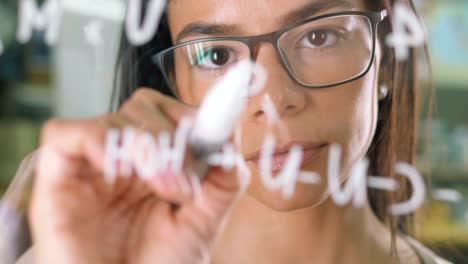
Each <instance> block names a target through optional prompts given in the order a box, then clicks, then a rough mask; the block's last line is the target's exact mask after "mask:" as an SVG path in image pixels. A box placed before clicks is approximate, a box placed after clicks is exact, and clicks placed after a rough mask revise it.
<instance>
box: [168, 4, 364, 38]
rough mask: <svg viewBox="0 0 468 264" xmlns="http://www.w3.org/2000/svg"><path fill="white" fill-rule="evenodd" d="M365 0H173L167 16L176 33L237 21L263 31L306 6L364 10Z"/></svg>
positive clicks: (245, 29) (315, 9)
mask: <svg viewBox="0 0 468 264" xmlns="http://www.w3.org/2000/svg"><path fill="white" fill-rule="evenodd" d="M364 1H365V0H197V1H193V0H171V1H169V6H168V17H169V24H170V27H171V31H172V33H173V34H175V35H176V34H178V32H180V31H181V30H182V29H183V28H184V27H185V26H186V25H188V24H191V23H206V24H227V25H236V26H237V27H238V28H239V29H240V30H241V31H242V32H245V34H261V33H264V32H265V31H274V30H276V29H278V27H279V26H281V25H280V24H281V23H282V22H284V21H282V18H284V17H287V16H288V14H290V13H292V12H295V11H299V10H301V9H305V7H309V9H308V10H311V13H313V12H317V13H321V12H322V13H323V12H327V11H328V12H331V11H332V10H333V9H336V10H352V9H356V10H364V9H365V6H364ZM310 7H311V8H310ZM330 7H331V8H330ZM320 9H323V10H320Z"/></svg>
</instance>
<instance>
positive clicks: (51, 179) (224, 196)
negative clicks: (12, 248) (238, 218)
mask: <svg viewBox="0 0 468 264" xmlns="http://www.w3.org/2000/svg"><path fill="white" fill-rule="evenodd" d="M193 113H194V110H193V109H191V108H189V107H187V106H185V105H182V104H180V103H178V102H177V101H175V100H173V99H172V98H169V97H166V96H164V95H162V94H160V93H158V92H156V91H152V90H149V89H140V90H138V91H137V92H136V93H135V94H134V95H133V97H132V98H131V99H129V100H128V101H127V102H126V103H125V104H124V105H123V106H122V108H121V109H120V110H119V112H118V113H117V114H108V115H105V116H103V117H101V118H99V119H93V120H87V121H59V120H52V121H49V122H48V123H47V124H46V125H45V127H44V128H43V131H42V135H41V149H40V156H39V161H38V167H37V171H36V172H37V174H36V178H35V184H34V190H33V197H32V204H31V208H30V224H31V228H32V235H33V240H34V244H35V256H36V261H37V263H47V264H51V263H72V264H73V263H86V264H89V263H171V264H178V263H204V262H206V261H207V260H208V259H209V257H210V248H211V246H212V244H213V243H214V240H215V238H216V235H217V234H218V233H219V232H220V229H221V226H222V223H223V221H224V220H225V218H226V217H227V215H228V212H229V211H230V210H229V209H230V208H231V207H232V205H233V203H234V201H235V200H236V197H237V195H238V193H239V185H238V181H237V177H236V176H235V174H234V173H235V172H230V173H225V172H223V171H221V170H219V169H212V170H211V171H210V172H209V175H208V176H207V178H206V179H205V180H204V181H203V182H202V185H201V190H202V194H203V199H201V200H198V199H193V198H192V197H193V195H191V194H193V190H192V189H190V188H189V189H187V190H189V192H187V190H185V191H182V188H181V187H182V185H185V187H186V186H192V185H191V184H190V183H189V180H188V179H187V177H186V176H185V175H172V176H170V175H155V177H153V178H151V179H149V180H146V181H144V180H142V179H141V178H139V177H138V176H137V175H132V177H117V179H116V182H115V183H114V184H113V185H109V184H107V183H106V182H105V180H104V176H103V168H104V165H103V163H104V152H105V150H104V147H105V146H104V144H105V135H106V132H107V130H108V129H109V128H123V127H124V126H128V125H130V126H133V127H135V128H139V127H140V128H141V127H142V126H144V129H145V131H147V132H150V133H152V134H153V135H154V136H157V134H158V133H160V132H162V131H168V132H170V133H173V132H174V130H175V126H176V124H177V122H178V121H180V119H181V118H182V117H184V116H190V115H193ZM176 178H177V179H176ZM171 203H177V204H178V205H179V206H177V207H175V206H173V204H171Z"/></svg>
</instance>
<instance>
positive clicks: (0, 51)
mask: <svg viewBox="0 0 468 264" xmlns="http://www.w3.org/2000/svg"><path fill="white" fill-rule="evenodd" d="M3 50H4V47H3V41H2V39H1V38H0V56H1V55H2V54H3Z"/></svg>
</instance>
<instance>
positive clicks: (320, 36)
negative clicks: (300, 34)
mask: <svg viewBox="0 0 468 264" xmlns="http://www.w3.org/2000/svg"><path fill="white" fill-rule="evenodd" d="M307 38H308V40H309V42H310V44H312V45H313V46H322V45H323V44H325V43H326V42H327V39H328V32H327V31H325V30H316V31H312V32H310V33H309V34H307Z"/></svg>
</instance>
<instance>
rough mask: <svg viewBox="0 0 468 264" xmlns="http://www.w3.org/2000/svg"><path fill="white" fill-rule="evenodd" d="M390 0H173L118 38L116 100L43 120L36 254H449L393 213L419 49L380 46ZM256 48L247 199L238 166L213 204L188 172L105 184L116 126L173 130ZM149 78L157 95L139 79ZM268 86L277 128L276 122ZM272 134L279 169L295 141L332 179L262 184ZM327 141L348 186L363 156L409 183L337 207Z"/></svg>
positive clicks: (372, 259)
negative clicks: (147, 36)
mask: <svg viewBox="0 0 468 264" xmlns="http://www.w3.org/2000/svg"><path fill="white" fill-rule="evenodd" d="M402 2H405V1H402ZM407 4H409V5H411V3H409V2H408V3H407ZM393 6H394V1H365V0H350V1H348V2H346V1H321V0H312V1H310V0H289V1H280V0H262V1H252V0H229V1H218V0H200V1H186V0H170V1H169V4H168V7H167V13H166V15H165V16H164V17H163V19H162V20H161V24H160V27H159V31H158V34H157V35H156V36H155V37H154V39H153V40H152V41H151V42H150V43H148V44H146V45H144V46H141V47H132V46H131V45H129V44H127V43H126V41H125V40H124V43H123V46H122V51H123V53H122V58H121V59H122V68H121V74H122V80H123V81H122V86H123V88H122V89H121V90H120V97H119V98H120V107H119V110H118V111H117V112H116V113H113V114H107V115H104V116H101V117H99V118H95V119H91V120H86V121H64V120H52V121H49V122H48V123H47V124H46V125H45V127H44V129H43V131H42V137H41V147H42V148H41V155H40V156H39V157H38V161H37V166H36V177H35V184H34V190H33V195H32V202H31V206H30V211H29V213H30V214H29V220H30V225H31V229H32V236H33V241H34V251H33V254H34V258H35V259H34V261H35V262H34V263H153V262H157V263H208V262H209V263H444V261H443V260H441V259H439V258H437V257H436V256H434V255H433V254H432V253H431V252H430V251H428V250H427V249H425V248H424V247H423V246H421V245H420V244H419V243H417V242H416V241H414V240H412V239H410V238H409V236H408V234H409V232H410V230H411V219H412V218H411V216H409V215H405V216H398V217H397V216H392V215H390V214H389V213H388V212H389V210H388V209H389V205H390V204H392V203H393V202H396V201H402V200H405V199H407V198H408V197H409V196H410V195H411V189H410V187H408V184H407V182H405V180H403V177H399V176H398V175H395V172H394V165H395V163H396V162H397V161H404V162H408V163H410V164H412V163H414V151H415V142H416V138H415V133H416V132H415V126H416V123H417V112H416V108H417V105H416V102H417V99H418V96H417V91H418V89H417V87H416V84H417V82H416V81H417V74H416V55H415V54H416V53H415V51H411V53H410V56H409V59H408V60H406V61H403V62H399V63H397V62H396V60H395V56H394V51H393V50H392V49H391V48H389V47H387V46H386V45H384V43H385V42H384V38H385V36H387V35H388V34H389V33H390V32H391V26H390V25H391V17H390V18H385V17H384V16H383V15H382V14H383V13H381V11H382V10H387V11H388V12H389V13H390V14H391V12H392V8H393ZM354 11H366V12H354ZM318 18H320V19H318ZM377 25H379V26H378V31H375V29H377ZM270 32H275V33H272V34H268V33H270ZM377 32H378V34H377ZM251 36H261V37H251ZM220 37H227V38H220ZM229 37H244V38H229ZM247 37H248V38H247ZM206 38H210V39H209V40H207V39H206ZM211 38H214V39H211ZM202 39H203V40H202ZM181 43H184V44H181ZM177 44H181V45H177ZM275 44H277V45H275ZM174 45H176V46H174ZM171 47H173V48H171ZM194 50H195V51H194ZM156 54H158V55H156ZM155 55H156V56H155ZM246 58H251V59H253V60H254V61H255V62H256V63H257V64H259V65H262V66H263V67H264V68H265V70H266V72H267V74H268V79H267V82H266V85H265V87H264V89H263V90H262V91H261V92H260V94H257V95H255V96H252V97H251V98H249V103H248V106H247V109H246V111H245V112H244V113H243V115H242V118H241V124H240V127H239V129H238V132H239V134H240V135H242V140H240V142H238V145H237V146H236V147H237V148H238V150H239V151H240V152H241V153H242V154H243V156H244V157H245V158H246V160H247V164H248V167H249V169H250V170H251V172H252V177H251V183H250V185H249V186H248V189H247V191H246V193H243V192H241V191H240V190H241V188H240V186H239V183H238V181H237V178H236V175H235V172H234V171H228V172H226V171H223V170H221V169H220V168H212V169H211V170H210V171H209V173H208V175H207V177H206V178H205V180H203V182H202V186H201V188H202V192H203V202H199V201H198V202H197V201H195V200H194V199H192V198H193V192H194V190H193V189H192V188H189V190H188V191H187V190H185V191H184V190H182V187H181V186H182V185H184V184H185V186H191V187H193V185H190V183H189V180H188V178H187V177H186V175H170V174H163V175H155V176H154V177H152V178H150V179H149V180H141V179H140V178H139V177H137V175H133V177H118V178H117V181H116V182H115V183H114V185H108V184H106V183H105V182H104V177H103V167H104V165H103V160H104V141H105V134H106V131H107V129H109V128H123V127H125V126H133V127H136V128H139V129H142V130H145V131H147V132H150V133H152V134H153V135H155V136H156V135H158V134H159V133H161V132H162V131H169V132H171V133H173V132H174V129H175V127H176V125H177V124H178V122H179V121H180V120H181V119H182V118H183V117H185V116H193V115H194V114H195V112H196V106H198V105H199V104H200V102H201V100H203V98H204V95H205V94H206V88H207V87H210V84H212V83H214V81H215V80H217V79H218V78H219V77H220V76H222V75H223V74H224V73H225V72H226V69H227V68H229V66H230V65H233V64H235V62H237V61H240V60H242V59H246ZM155 61H156V62H157V63H158V65H159V66H160V68H159V69H158V68H157V67H156V66H155V65H156V64H155V63H154V62H155ZM143 86H148V87H155V88H156V89H150V88H139V89H137V90H136V89H134V88H136V87H143ZM385 87H389V89H388V90H386V89H385ZM319 88H320V89H319ZM264 95H269V96H270V98H271V101H272V103H273V105H274V107H275V109H276V110H277V112H278V116H279V124H280V125H281V127H282V128H283V129H282V130H275V129H272V130H270V129H269V127H268V120H267V119H268V118H267V116H266V113H265V112H264V110H263V108H262V99H263V96H264ZM267 131H270V132H271V133H273V134H274V135H275V136H276V138H277V140H278V144H279V145H280V146H282V147H283V148H281V149H276V152H275V155H274V159H275V161H277V163H278V164H277V165H275V167H274V170H276V171H277V170H279V169H281V168H282V166H283V165H284V151H285V149H287V147H290V146H291V144H293V143H294V144H299V145H301V146H302V147H303V148H304V149H305V153H308V155H309V158H307V159H303V162H302V163H301V165H302V169H303V170H307V171H315V172H318V173H319V174H320V175H321V176H322V178H321V180H322V181H321V182H323V184H317V185H310V184H302V183H297V185H296V190H295V192H294V194H293V196H292V198H291V199H283V197H282V196H281V194H280V193H279V192H275V191H271V190H269V189H267V188H266V187H265V186H264V185H263V184H262V183H261V181H260V177H259V170H258V165H257V160H258V156H257V155H256V154H258V151H259V150H260V148H261V146H262V143H263V138H264V135H265V133H266V132H267ZM332 143H337V144H339V145H340V146H341V147H342V150H343V154H342V162H341V171H343V174H342V175H341V177H342V179H343V180H345V179H346V177H347V176H348V175H347V172H349V169H350V168H351V166H352V165H353V164H354V163H355V162H356V161H357V160H359V159H362V158H364V157H365V156H368V157H369V159H370V169H369V175H385V176H390V177H393V178H394V179H396V180H398V181H399V183H400V189H399V191H398V192H383V191H375V190H374V191H372V190H369V192H370V193H369V199H368V201H367V203H366V205H365V206H364V207H363V208H353V206H352V205H346V206H337V205H336V204H335V203H334V202H333V201H332V199H330V197H329V196H328V195H327V192H326V175H327V170H326V166H327V160H328V154H329V153H328V152H329V150H330V145H331V144H332ZM305 156H306V155H305ZM181 181H182V182H181ZM174 205H175V206H174ZM29 256H31V255H29Z"/></svg>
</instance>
